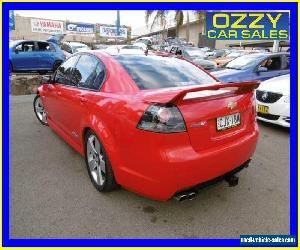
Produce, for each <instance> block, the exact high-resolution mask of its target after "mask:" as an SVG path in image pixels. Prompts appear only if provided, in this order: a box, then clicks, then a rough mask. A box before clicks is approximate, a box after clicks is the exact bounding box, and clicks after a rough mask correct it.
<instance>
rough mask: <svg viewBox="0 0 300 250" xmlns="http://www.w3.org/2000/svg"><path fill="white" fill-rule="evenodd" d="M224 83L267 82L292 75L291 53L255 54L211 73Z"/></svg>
mask: <svg viewBox="0 0 300 250" xmlns="http://www.w3.org/2000/svg"><path fill="white" fill-rule="evenodd" d="M211 73H212V74H213V75H214V76H215V77H216V78H218V79H219V80H220V81H222V82H240V81H251V80H261V81H264V80H267V79H269V78H272V77H276V76H280V75H285V74H289V73H290V54H289V53H284V52H280V53H255V54H249V55H244V56H240V57H238V58H235V59H234V60H232V61H230V62H229V63H227V65H226V66H225V67H224V68H223V69H221V70H219V71H214V72H211Z"/></svg>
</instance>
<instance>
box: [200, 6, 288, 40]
mask: <svg viewBox="0 0 300 250" xmlns="http://www.w3.org/2000/svg"><path fill="white" fill-rule="evenodd" d="M206 37H207V38H208V39H215V40H288V39H289V12H260V11H257V12H207V13H206Z"/></svg>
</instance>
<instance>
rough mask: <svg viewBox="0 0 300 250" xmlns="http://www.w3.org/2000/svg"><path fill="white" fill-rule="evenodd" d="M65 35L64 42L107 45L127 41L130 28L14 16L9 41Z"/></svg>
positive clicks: (43, 38)
mask: <svg viewBox="0 0 300 250" xmlns="http://www.w3.org/2000/svg"><path fill="white" fill-rule="evenodd" d="M55 34H66V36H65V38H64V41H72V42H83V43H86V44H96V43H109V42H114V41H115V39H116V38H117V39H118V40H123V41H124V42H126V41H129V40H130V37H131V27H129V26H124V25H123V26H120V29H119V35H118V36H117V27H116V26H115V25H110V24H100V23H96V24H91V23H78V22H71V21H68V20H49V19H42V18H34V17H23V16H20V15H16V16H15V29H14V30H11V31H10V40H46V39H47V38H49V36H51V35H55Z"/></svg>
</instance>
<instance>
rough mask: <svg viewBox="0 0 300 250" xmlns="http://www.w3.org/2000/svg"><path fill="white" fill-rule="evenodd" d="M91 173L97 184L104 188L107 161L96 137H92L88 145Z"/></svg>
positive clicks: (88, 160)
mask: <svg viewBox="0 0 300 250" xmlns="http://www.w3.org/2000/svg"><path fill="white" fill-rule="evenodd" d="M86 147H87V148H86V153H87V162H88V166H89V171H90V173H91V176H92V178H93V180H94V181H95V183H97V185H99V186H102V185H103V184H104V182H105V160H104V156H103V154H102V150H101V145H100V142H99V141H98V139H97V137H96V136H95V135H90V136H89V137H88V140H87V144H86Z"/></svg>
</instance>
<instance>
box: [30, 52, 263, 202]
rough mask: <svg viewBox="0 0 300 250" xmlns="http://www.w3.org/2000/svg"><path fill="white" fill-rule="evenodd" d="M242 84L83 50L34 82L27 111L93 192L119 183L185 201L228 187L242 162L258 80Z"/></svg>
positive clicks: (160, 61)
mask: <svg viewBox="0 0 300 250" xmlns="http://www.w3.org/2000/svg"><path fill="white" fill-rule="evenodd" d="M229 86H230V87H232V86H233V87H232V88H231V89H228V87H229ZM246 86H247V88H246V89H245V88H244V87H245V84H244V83H236V84H234V85H232V84H220V83H218V82H217V81H216V80H215V79H214V78H213V77H211V75H209V74H208V73H207V72H206V71H204V70H202V69H200V68H199V67H197V66H195V65H194V64H192V63H190V62H188V61H186V60H182V59H179V58H176V57H173V56H170V57H166V56H157V55H153V54H151V53H149V54H148V55H147V56H146V55H144V54H143V53H141V54H137V55H132V54H131V55H128V54H127V55H124V54H112V55H109V54H107V53H105V52H101V51H95V50H93V51H89V52H79V53H77V54H75V55H73V56H71V57H70V58H69V59H68V60H66V61H65V62H64V63H63V64H62V65H61V66H60V67H59V68H58V69H57V71H56V73H55V74H54V76H53V77H48V78H46V77H44V78H43V81H42V85H41V86H40V87H39V88H38V93H37V96H36V97H35V99H34V111H35V114H36V116H37V118H38V120H39V121H40V122H41V123H42V124H44V125H49V126H50V127H51V128H52V129H53V130H54V131H56V132H57V133H58V134H59V135H60V136H61V137H62V138H63V139H64V140H65V141H66V142H67V143H69V144H70V145H71V146H72V147H73V148H74V149H75V150H76V151H78V152H79V153H80V154H81V155H82V156H83V157H85V159H86V164H87V170H88V173H89V176H90V178H91V182H92V183H93V185H94V186H95V187H96V189H97V190H99V191H109V190H112V189H114V188H116V187H117V185H118V184H119V185H120V186H122V187H124V188H127V189H129V190H131V191H133V192H136V193H138V194H141V195H144V196H147V197H150V198H152V199H156V200H162V201H163V200H168V199H169V198H171V197H173V196H174V195H175V197H177V198H178V199H185V198H189V199H191V198H192V197H193V196H194V195H195V194H196V192H197V191H195V190H197V189H196V188H195V189H193V187H195V186H197V185H200V186H201V184H205V185H206V184H207V181H211V180H215V178H218V180H221V179H223V178H226V180H227V181H229V182H230V183H231V184H232V185H235V184H237V181H236V180H237V179H236V178H237V177H235V176H234V174H235V173H236V172H237V171H240V170H241V169H242V168H244V167H246V166H248V163H249V159H250V158H251V157H252V155H253V153H254V151H255V147H256V143H257V139H258V127H257V124H256V114H255V113H256V112H255V106H254V100H255V98H253V97H254V94H253V89H254V88H256V87H257V86H258V83H257V82H251V83H248V84H247V85H246ZM223 88H225V89H226V90H222V89H223ZM234 88H235V89H234ZM240 88H242V89H243V93H242V94H241V93H240ZM207 90H209V91H207ZM224 91H225V92H224ZM241 112H242V115H241ZM199 138H201V139H199ZM70 160H72V159H70ZM197 187H199V186H197Z"/></svg>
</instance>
